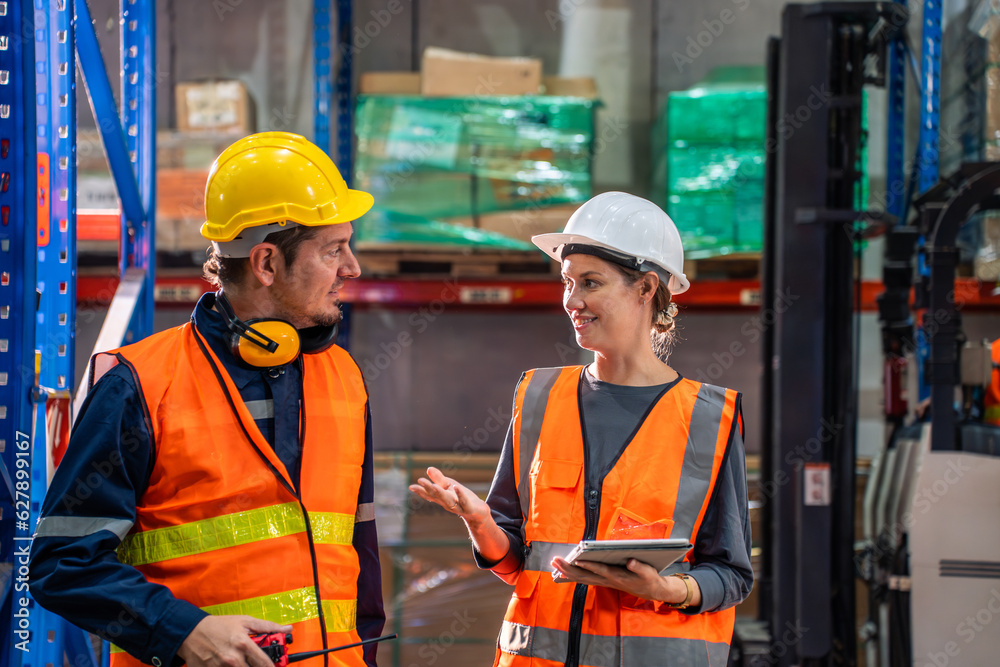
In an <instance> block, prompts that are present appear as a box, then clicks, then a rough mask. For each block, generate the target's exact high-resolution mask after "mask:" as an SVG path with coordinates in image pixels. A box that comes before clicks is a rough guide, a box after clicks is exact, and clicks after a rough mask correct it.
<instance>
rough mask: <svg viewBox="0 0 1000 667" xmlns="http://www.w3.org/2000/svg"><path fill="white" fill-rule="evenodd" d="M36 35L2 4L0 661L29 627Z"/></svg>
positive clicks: (13, 655) (24, 3)
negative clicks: (5, 646)
mask: <svg viewBox="0 0 1000 667" xmlns="http://www.w3.org/2000/svg"><path fill="white" fill-rule="evenodd" d="M34 35H35V15H34V9H33V6H32V3H31V2H30V0H8V1H6V2H0V451H2V455H0V463H2V465H0V477H2V481H0V484H2V487H3V488H2V490H0V494H2V495H3V502H2V503H0V512H2V514H0V567H2V571H0V572H2V574H0V581H2V586H3V589H2V590H3V595H2V603H0V614H2V627H0V631H2V632H4V634H5V640H6V642H7V643H9V646H10V649H9V650H8V651H3V652H0V667H8V666H10V667H19V666H20V665H21V663H22V658H23V656H25V655H26V654H27V651H28V649H29V648H30V644H29V641H30V639H31V634H30V633H31V630H32V628H31V625H30V623H31V621H30V618H28V616H29V614H30V610H29V603H28V600H27V598H26V596H25V593H24V588H25V584H26V578H25V575H26V574H27V557H26V556H25V555H24V550H25V547H26V546H27V545H28V544H29V541H28V540H30V536H31V532H32V530H31V506H30V505H31V503H30V500H31V464H32V453H33V452H32V450H33V444H34V443H33V442H32V433H33V425H32V422H33V421H34V414H35V411H34V398H33V394H34V390H35V385H36V371H35V351H34V345H33V343H34V340H35V317H34V316H35V298H34V293H33V290H32V286H33V285H34V283H35V236H36V234H37V231H36V224H35V219H36V206H35V203H34V202H35V197H36V189H37V186H36V179H35V169H36V154H37V148H36V142H35V104H34V97H35V75H34V41H33V37H34Z"/></svg>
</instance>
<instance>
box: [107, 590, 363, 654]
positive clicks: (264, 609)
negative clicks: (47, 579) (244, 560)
mask: <svg viewBox="0 0 1000 667" xmlns="http://www.w3.org/2000/svg"><path fill="white" fill-rule="evenodd" d="M202 610H203V611H205V612H208V613H209V614H212V615H213V616H241V615H245V616H253V617H254V618H262V619H265V620H268V621H273V622H274V623H281V624H282V625H284V624H291V623H301V622H302V621H311V620H314V619H316V618H319V614H318V613H317V609H316V590H315V589H313V588H300V589H298V590H294V591H287V592H284V593H277V594H275V595H264V596H261V597H259V598H249V599H246V600H237V601H236V602H226V603H224V604H216V605H212V606H210V607H202ZM357 617H358V602H357V600H323V620H324V621H325V622H326V631H327V632H350V631H351V630H354V628H355V627H356V626H357ZM111 652H112V653H123V652H124V651H122V649H120V648H118V647H117V646H115V645H114V644H112V645H111Z"/></svg>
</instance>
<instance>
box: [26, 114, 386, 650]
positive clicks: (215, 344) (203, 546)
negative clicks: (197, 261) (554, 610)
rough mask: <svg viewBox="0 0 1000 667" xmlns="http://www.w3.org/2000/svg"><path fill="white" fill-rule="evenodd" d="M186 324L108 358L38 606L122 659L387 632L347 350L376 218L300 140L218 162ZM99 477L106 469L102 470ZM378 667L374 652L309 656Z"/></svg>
mask: <svg viewBox="0 0 1000 667" xmlns="http://www.w3.org/2000/svg"><path fill="white" fill-rule="evenodd" d="M205 199H206V203H205V208H206V222H205V224H204V225H203V226H202V234H203V235H204V236H205V238H207V239H209V240H210V241H212V248H211V250H210V256H209V259H208V261H207V262H206V264H205V270H206V275H207V277H208V278H209V279H210V280H212V281H213V282H215V283H216V284H217V285H218V286H219V287H220V288H221V289H220V291H219V292H218V293H215V294H212V293H210V294H205V295H204V296H203V297H202V298H201V300H200V301H199V302H198V305H197V306H196V307H195V310H194V313H193V314H192V316H191V322H190V323H188V324H185V325H184V326H182V327H178V328H175V329H172V330H169V331H165V332H161V333H158V334H155V335H153V336H150V337H149V338H146V339H144V340H142V341H140V342H138V343H136V344H133V345H129V346H126V347H123V348H121V349H119V350H115V351H112V352H108V353H103V354H99V355H95V357H94V359H92V361H91V379H92V380H91V381H92V383H93V382H94V381H95V380H96V383H95V384H92V388H91V390H90V394H89V395H88V397H87V401H86V402H85V403H84V405H83V408H82V410H81V412H80V415H79V417H78V419H77V422H76V425H75V427H74V431H73V435H72V437H71V440H70V446H69V448H68V451H67V453H66V456H65V458H64V459H63V461H62V463H61V465H60V466H59V468H58V470H57V471H56V474H55V477H54V478H53V480H52V484H51V487H50V488H49V493H48V496H47V497H46V499H45V503H44V505H43V508H42V518H41V520H40V521H39V523H38V527H37V533H36V535H35V539H34V543H33V545H32V557H31V574H30V578H31V592H32V594H33V596H34V597H35V599H36V600H37V601H38V602H39V604H41V605H42V606H44V607H45V608H47V609H50V610H52V611H53V612H55V613H58V614H60V615H62V616H64V617H65V618H67V619H68V620H69V621H71V622H72V623H74V624H76V625H78V626H80V627H82V628H84V629H86V630H88V631H90V632H93V633H95V634H97V635H99V636H101V637H103V638H105V639H108V640H109V641H111V642H112V643H113V645H114V646H115V648H114V649H113V653H112V656H111V660H112V665H113V667H123V666H126V665H128V666H132V665H138V664H140V662H142V663H148V664H152V665H154V666H155V667H161V666H167V665H179V664H181V663H184V662H186V663H187V664H188V665H190V666H192V667H201V666H202V665H213V666H218V665H230V666H235V665H240V666H242V665H250V666H251V667H270V666H271V665H272V663H271V661H270V660H269V659H268V657H267V656H266V655H265V654H264V652H263V651H261V650H260V649H259V648H258V647H257V646H256V645H255V644H254V643H253V642H252V641H251V639H250V635H251V634H256V633H270V632H291V633H292V635H293V644H292V646H291V647H290V651H291V652H293V653H294V652H301V651H311V650H317V649H322V648H329V647H335V646H341V645H345V644H349V643H353V642H357V641H359V639H367V638H372V637H376V636H378V635H379V633H380V632H381V630H382V626H383V625H384V622H385V617H384V613H383V610H382V593H381V578H380V570H379V562H378V546H377V538H376V533H375V522H374V510H373V504H372V503H373V482H372V443H371V425H370V421H371V420H370V413H369V409H368V395H367V391H366V389H365V386H364V381H363V380H362V376H361V372H360V370H359V369H358V366H357V364H355V363H354V360H353V359H351V357H350V355H349V354H347V352H345V351H344V350H342V349H341V348H339V347H337V346H336V345H334V344H333V343H334V339H335V337H336V325H337V322H338V321H339V320H340V317H341V313H340V308H339V299H338V297H339V292H340V290H341V289H342V288H343V286H344V283H345V281H346V280H347V279H349V278H356V277H357V276H358V275H359V273H360V271H359V267H358V263H357V260H356V258H355V257H354V255H353V254H352V253H351V249H350V247H349V246H348V241H349V240H350V237H351V233H352V226H351V221H352V220H356V219H357V218H359V217H360V216H362V215H364V213H365V212H367V211H368V209H369V208H370V207H371V205H372V197H371V195H369V194H367V193H364V192H359V191H356V190H349V189H348V188H347V186H346V184H345V182H344V179H343V178H342V177H341V175H340V173H339V172H338V171H337V168H336V166H335V165H334V164H333V162H332V161H331V160H330V158H329V157H327V156H326V154H325V153H323V151H321V150H320V149H319V148H318V147H316V146H314V145H313V144H311V143H309V142H308V141H306V140H305V139H304V138H303V137H300V136H298V135H293V134H288V133H281V132H268V133H262V134H258V135H252V136H249V137H246V138H244V139H241V140H239V141H237V142H236V143H235V144H233V145H232V146H230V147H229V148H228V149H226V150H225V151H224V152H223V153H222V155H220V156H219V158H218V159H217V160H216V162H215V164H214V165H213V166H212V170H211V172H210V174H209V177H208V184H207V188H206V197H205ZM95 473H96V474H95ZM302 664H303V665H307V666H309V665H312V666H314V667H319V665H321V664H325V665H352V666H355V665H356V666H362V665H369V666H374V665H375V664H376V663H375V645H369V646H368V647H366V648H365V649H364V651H363V650H362V649H361V648H355V649H351V650H345V651H340V652H336V653H332V654H328V655H327V656H325V657H318V658H312V659H309V660H307V661H304V662H303V663H302Z"/></svg>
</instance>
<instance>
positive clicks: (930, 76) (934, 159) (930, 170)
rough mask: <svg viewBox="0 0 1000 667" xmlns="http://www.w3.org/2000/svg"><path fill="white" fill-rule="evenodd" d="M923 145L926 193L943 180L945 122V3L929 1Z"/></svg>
mask: <svg viewBox="0 0 1000 667" xmlns="http://www.w3.org/2000/svg"><path fill="white" fill-rule="evenodd" d="M921 25H922V29H921V33H922V37H921V40H920V43H921V53H920V145H919V149H918V151H917V158H916V159H917V185H918V191H919V192H921V193H923V192H926V191H927V190H929V189H930V188H931V187H933V186H935V185H937V182H938V178H939V171H938V165H939V154H938V147H939V145H940V135H939V132H940V120H941V0H925V2H924V14H923V17H922V20H921Z"/></svg>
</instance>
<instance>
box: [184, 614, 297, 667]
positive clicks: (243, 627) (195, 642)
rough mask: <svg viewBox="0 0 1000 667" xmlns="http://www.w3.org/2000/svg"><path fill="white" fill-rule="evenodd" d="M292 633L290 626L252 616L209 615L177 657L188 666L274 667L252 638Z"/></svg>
mask: <svg viewBox="0 0 1000 667" xmlns="http://www.w3.org/2000/svg"><path fill="white" fill-rule="evenodd" d="M291 631H292V626H290V625H278V624H277V623H272V622H271V621H264V620H261V619H259V618H254V617H252V616H206V617H205V618H203V619H202V620H201V622H200V623H198V625H196V626H194V630H192V631H191V634H189V635H188V636H187V639H185V640H184V643H183V644H181V647H180V649H178V651H177V655H179V656H180V657H181V658H183V659H184V662H186V663H187V664H188V667H247V665H249V666H250V667H274V663H273V662H271V659H270V658H268V657H267V654H266V653H264V651H262V650H261V648H260V647H259V646H257V645H256V644H255V643H254V642H253V640H252V639H250V635H252V634H254V635H256V634H263V633H272V632H291Z"/></svg>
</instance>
